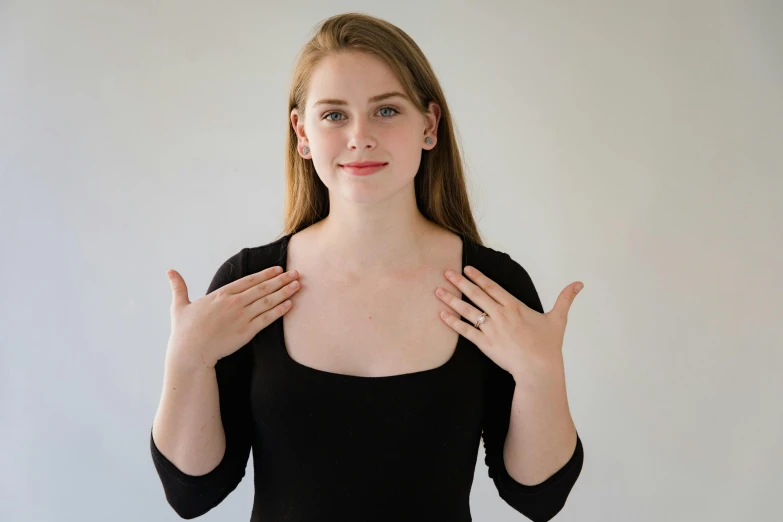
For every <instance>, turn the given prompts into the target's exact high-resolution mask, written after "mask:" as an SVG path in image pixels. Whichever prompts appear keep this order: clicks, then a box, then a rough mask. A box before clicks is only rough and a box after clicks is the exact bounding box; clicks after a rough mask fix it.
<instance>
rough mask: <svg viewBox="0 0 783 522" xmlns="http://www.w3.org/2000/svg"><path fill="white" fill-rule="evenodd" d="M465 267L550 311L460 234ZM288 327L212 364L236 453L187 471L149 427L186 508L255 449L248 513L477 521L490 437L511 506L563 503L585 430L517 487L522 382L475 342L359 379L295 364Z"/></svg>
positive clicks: (248, 266) (231, 277)
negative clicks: (474, 494) (509, 443)
mask: <svg viewBox="0 0 783 522" xmlns="http://www.w3.org/2000/svg"><path fill="white" fill-rule="evenodd" d="M290 237H291V235H290V234H289V235H286V236H284V237H282V238H281V239H278V240H277V241H274V242H272V243H269V244H266V245H263V246H259V247H253V248H243V249H242V250H241V251H239V252H238V253H236V254H235V255H233V256H231V257H230V258H229V259H228V260H226V261H225V262H224V263H223V265H221V267H220V268H219V269H218V271H217V273H216V274H215V276H214V278H213V279H212V282H211V283H210V285H209V288H208V290H207V293H210V292H212V291H214V290H216V289H217V288H220V287H222V286H224V285H226V284H229V283H231V282H232V281H235V280H237V279H240V278H242V277H244V276H246V275H248V274H251V273H255V272H259V271H261V270H264V269H266V268H268V267H271V266H276V265H280V266H282V267H283V268H284V269H286V266H285V264H286V248H287V245H288V240H289V239H290ZM466 265H471V266H474V267H476V268H478V269H479V270H481V271H482V272H483V273H484V274H486V275H487V276H488V277H489V278H491V279H493V280H494V281H496V282H497V283H498V284H500V285H501V286H503V288H505V289H506V290H508V291H509V292H511V293H512V294H513V295H514V296H515V297H517V299H519V300H520V301H522V302H523V303H525V304H526V305H527V306H529V307H530V308H532V309H534V310H537V311H539V312H543V309H542V306H541V302H540V300H539V297H538V294H537V292H536V289H535V287H534V285H533V282H532V281H531V279H530V276H529V275H528V273H527V271H525V269H524V268H522V266H520V265H519V264H518V263H517V262H516V261H514V260H513V259H512V258H511V257H510V256H509V255H508V254H505V253H503V252H499V251H497V250H494V249H492V248H489V247H486V246H482V245H478V244H475V243H473V242H471V241H469V240H467V239H465V238H464V237H463V256H462V267H463V268H464V267H465V266H466ZM462 299H463V300H464V301H466V302H468V303H470V304H472V305H473V304H474V303H472V302H471V301H470V299H469V298H468V297H467V296H466V295H463V297H462ZM477 308H478V307H477ZM463 321H465V322H467V321H466V320H465V319H463ZM282 333H283V328H282V318H278V319H277V320H276V321H275V322H274V323H272V324H270V325H269V326H268V327H266V328H265V329H264V330H262V331H261V332H259V333H258V335H256V336H255V337H254V338H253V339H252V340H251V341H250V342H249V343H248V344H247V345H245V346H243V347H242V348H240V349H239V350H238V351H236V352H235V353H233V354H231V355H229V356H228V357H225V358H223V359H220V360H219V361H218V363H217V365H216V366H215V370H216V374H217V379H218V388H219V393H220V414H221V419H222V421H223V428H224V431H225V433H226V453H225V456H224V457H223V460H222V461H221V462H220V464H218V466H217V467H216V468H215V469H214V470H212V471H211V472H209V473H207V474H206V475H201V476H191V475H187V474H185V473H183V472H182V471H180V470H179V469H178V468H177V467H176V466H174V465H173V463H171V462H170V461H169V460H168V459H166V457H165V456H163V454H162V453H160V451H159V450H158V448H157V446H156V445H155V441H154V439H153V437H152V432H151V431H150V450H151V452H152V458H153V463H154V465H155V468H156V470H157V472H158V475H159V477H160V480H161V483H162V485H163V489H164V492H165V495H166V499H167V500H168V502H169V504H170V505H171V506H172V508H173V509H174V510H175V511H176V513H177V514H179V515H180V516H181V517H183V518H186V519H190V518H195V517H198V516H200V515H202V514H204V513H206V512H207V511H209V510H211V509H212V508H214V507H215V506H217V505H218V504H219V503H220V502H221V501H223V499H225V498H226V497H227V496H228V494H229V493H231V491H233V490H234V489H235V488H236V487H237V485H238V484H239V482H240V481H241V480H242V478H243V477H244V475H245V470H246V467H247V463H248V457H249V455H250V451H251V449H252V451H253V462H254V470H253V479H254V491H255V499H254V503H253V506H252V511H251V514H250V517H249V518H250V520H251V522H252V521H256V522H259V521H267V522H282V521H287V522H315V521H339V522H351V521H357V522H358V521H362V522H366V521H368V520H374V521H385V520H389V521H392V520H394V521H399V520H406V521H409V522H415V521H427V522H431V521H434V520H444V521H445V520H448V521H449V522H467V521H470V520H472V519H471V514H470V506H469V498H470V490H471V485H472V483H473V473H474V470H475V468H476V463H477V456H478V446H479V443H480V441H481V438H482V434H483V441H484V450H485V455H486V456H485V460H484V463H485V464H486V466H487V472H488V475H489V477H491V478H492V480H493V481H494V484H495V486H496V488H497V491H498V494H499V496H500V498H501V499H503V501H505V502H506V503H507V504H508V505H510V506H511V507H513V508H514V509H515V510H517V511H518V512H520V513H521V514H523V515H525V516H526V517H528V518H529V519H531V520H534V521H546V520H550V519H551V518H552V517H554V516H555V515H556V514H557V513H558V512H559V511H560V510H561V509H562V507H563V505H564V504H565V502H566V499H567V497H568V495H569V493H570V491H571V489H572V488H573V486H574V484H575V483H576V480H577V478H578V477H579V474H580V472H581V469H582V464H583V460H584V452H583V448H582V442H581V439H580V438H579V437H578V435H577V443H576V447H575V448H574V453H573V456H572V457H571V459H570V460H569V462H568V463H566V464H565V465H564V466H563V467H562V468H561V469H560V470H558V471H557V472H556V473H554V474H553V475H552V476H551V477H549V478H547V479H546V480H545V481H544V482H542V483H540V484H537V485H533V486H525V485H523V484H520V483H518V482H516V481H515V480H514V479H513V478H512V477H511V476H510V475H509V474H508V472H507V471H506V468H505V465H504V462H503V445H504V442H505V439H506V434H507V432H508V426H509V421H510V415H511V404H512V399H513V392H514V387H515V382H514V379H513V378H512V377H511V375H510V374H509V373H508V372H506V371H505V370H503V369H502V368H500V367H499V366H497V365H496V364H495V363H494V362H492V360H491V359H489V358H488V357H487V356H486V355H484V353H483V352H482V351H481V350H480V349H479V348H478V347H477V346H476V345H474V344H473V343H472V342H470V341H468V340H467V338H465V337H463V336H459V340H458V342H457V344H456V349H455V351H454V355H453V356H452V357H451V358H450V359H449V360H448V361H447V362H446V363H444V364H443V365H442V366H439V367H437V368H433V369H430V370H425V371H421V372H415V373H408V374H402V375H393V376H385V377H360V376H351V375H341V374H335V373H330V372H325V371H321V370H317V369H314V368H310V367H307V366H304V365H302V364H299V363H298V362H296V361H294V360H293V359H292V358H291V357H289V356H288V352H287V351H286V349H285V346H284V344H283V342H282V340H283V335H282Z"/></svg>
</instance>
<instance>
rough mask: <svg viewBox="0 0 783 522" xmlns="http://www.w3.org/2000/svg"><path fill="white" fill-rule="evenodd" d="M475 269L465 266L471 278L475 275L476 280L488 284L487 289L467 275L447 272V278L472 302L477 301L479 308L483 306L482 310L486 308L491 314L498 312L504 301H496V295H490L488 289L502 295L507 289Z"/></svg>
mask: <svg viewBox="0 0 783 522" xmlns="http://www.w3.org/2000/svg"><path fill="white" fill-rule="evenodd" d="M473 270H475V271H473ZM473 270H471V269H470V268H468V267H465V273H466V274H469V275H470V277H471V278H473V277H474V276H475V277H476V281H477V282H480V283H481V284H482V285H487V288H486V289H485V288H484V287H483V286H479V285H477V284H476V283H473V281H471V280H470V279H468V278H467V277H465V276H463V275H460V274H457V273H454V275H452V276H449V275H448V274H446V279H448V280H449V281H450V282H451V284H453V285H454V286H456V287H457V288H459V289H460V290H461V291H462V293H463V294H465V295H466V296H468V297H469V298H470V300H471V301H472V302H474V303H476V305H477V306H478V307H479V308H481V309H482V310H484V311H485V312H487V313H488V314H490V315H492V314H497V313H498V310H499V309H500V306H501V305H502V304H503V303H501V302H500V301H496V300H495V298H494V297H490V295H488V292H487V290H488V291H490V292H492V294H494V295H500V294H501V293H502V292H506V291H505V290H504V289H502V288H500V285H498V284H497V283H495V282H494V281H492V280H491V279H490V278H488V277H486V276H484V275H483V274H480V273H479V272H478V270H476V269H473ZM509 295H511V294H509ZM512 297H513V296H512Z"/></svg>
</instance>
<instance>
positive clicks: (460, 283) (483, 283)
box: [436, 266, 584, 379]
mask: <svg viewBox="0 0 783 522" xmlns="http://www.w3.org/2000/svg"><path fill="white" fill-rule="evenodd" d="M449 272H451V271H447V273H446V278H447V279H448V280H449V281H450V282H451V283H452V284H453V285H454V286H456V287H457V288H459V289H460V290H461V291H462V293H463V294H465V295H466V296H468V297H469V298H470V300H471V301H472V302H473V303H475V304H476V305H477V306H479V307H480V308H481V310H479V309H477V308H475V307H473V306H471V305H470V304H469V303H466V302H465V301H463V300H461V299H460V298H458V297H457V296H455V295H454V294H452V293H451V292H449V291H448V290H446V289H444V288H438V289H437V291H436V294H438V293H439V292H438V291H442V295H439V296H438V297H439V298H440V299H441V300H442V301H443V302H444V303H446V304H447V305H449V306H450V307H451V308H452V309H453V310H454V311H456V312H457V313H458V314H459V315H461V316H462V317H464V318H465V319H467V320H468V321H470V322H471V324H467V323H465V322H464V321H461V320H460V319H459V317H456V316H455V315H453V314H450V313H448V312H443V313H441V319H443V321H444V322H445V323H446V324H447V325H449V326H450V327H451V328H452V329H454V330H456V331H457V333H459V334H460V335H462V336H464V337H466V338H467V339H468V340H469V341H471V342H472V343H473V344H475V345H476V346H478V347H479V348H480V349H481V351H482V352H484V353H485V354H486V355H487V357H489V358H490V359H492V361H493V362H495V364H497V365H498V366H500V367H501V368H503V369H504V370H506V371H507V372H509V373H510V374H511V375H513V376H514V378H515V379H518V378H525V379H529V378H534V379H535V378H538V377H542V378H547V377H548V376H549V375H551V374H552V372H553V371H555V372H562V370H563V339H564V338H565V328H566V323H567V321H568V311H569V310H570V308H571V304H572V303H573V302H574V298H575V297H576V294H577V293H579V290H581V289H582V287H583V286H584V285H582V283H581V282H579V281H576V282H574V283H571V284H570V285H568V286H567V287H566V288H565V289H564V290H563V291H562V292H560V296H559V297H558V298H557V302H555V305H554V307H553V308H552V310H550V311H549V312H546V313H543V314H542V313H539V312H537V311H536V310H533V309H531V308H529V307H528V306H527V305H525V304H524V303H522V302H521V301H520V300H519V299H517V298H516V297H514V296H513V295H512V294H510V293H509V292H508V291H507V290H505V289H504V288H503V287H501V286H500V285H498V284H497V283H495V282H494V281H493V280H492V279H490V278H488V277H487V276H485V275H484V274H482V273H481V272H480V271H479V270H478V269H476V268H474V267H471V266H466V267H465V274H466V276H467V277H465V276H463V275H461V274H456V273H455V274H454V275H453V276H451V277H450V276H449V275H448V273H449ZM468 277H469V278H470V279H468ZM482 310H483V311H484V312H486V313H487V317H486V318H485V320H484V323H483V324H481V325H479V327H478V328H475V327H474V326H473V324H475V322H476V320H477V319H478V318H479V316H480V315H481V313H482Z"/></svg>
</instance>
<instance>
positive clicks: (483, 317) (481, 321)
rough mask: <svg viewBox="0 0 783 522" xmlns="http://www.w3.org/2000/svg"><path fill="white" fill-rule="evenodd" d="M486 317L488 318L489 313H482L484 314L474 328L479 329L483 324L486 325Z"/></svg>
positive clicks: (477, 320)
mask: <svg viewBox="0 0 783 522" xmlns="http://www.w3.org/2000/svg"><path fill="white" fill-rule="evenodd" d="M486 317H487V312H484V313H482V314H481V315H480V316H479V318H478V319H476V324H474V325H473V326H474V327H475V328H478V327H479V326H481V325H482V324H484V319H485V318H486Z"/></svg>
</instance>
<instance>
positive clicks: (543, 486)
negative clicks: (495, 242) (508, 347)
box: [483, 254, 584, 522]
mask: <svg viewBox="0 0 783 522" xmlns="http://www.w3.org/2000/svg"><path fill="white" fill-rule="evenodd" d="M504 256H505V257H502V258H500V259H499V265H500V266H497V267H493V274H492V275H490V274H488V276H489V277H490V278H491V279H493V280H494V281H495V282H497V283H498V284H500V285H501V286H502V287H503V288H505V289H506V290H508V291H509V292H510V293H511V294H513V295H514V296H515V297H516V298H517V299H519V300H520V301H522V302H523V303H525V304H526V305H527V306H528V307H530V308H531V309H533V310H536V311H538V312H540V313H543V307H542V305H541V300H540V299H539V297H538V293H537V292H536V289H535V286H534V285H533V282H532V280H531V279H530V276H529V275H528V273H527V271H526V270H525V269H524V268H522V266H520V265H519V264H518V263H517V262H516V261H514V260H513V259H511V257H510V256H508V254H504ZM486 362H487V367H486V373H485V381H484V383H485V384H484V385H485V389H484V421H483V439H484V451H485V458H484V462H485V464H486V465H487V468H488V474H489V477H490V478H492V480H493V481H494V483H495V486H496V487H497V490H498V493H499V494H500V497H501V498H502V499H503V500H504V501H505V502H506V503H507V504H508V505H510V506H511V507H512V508H514V509H515V510H517V511H519V512H520V513H522V514H523V515H525V516H526V517H528V518H529V519H530V520H533V521H534V522H544V521H547V520H550V519H552V518H553V517H554V516H555V515H556V514H557V513H558V512H560V510H561V509H562V508H563V506H564V505H565V502H566V499H567V498H568V495H569V494H570V492H571V489H572V488H573V486H574V484H575V483H576V480H577V478H578V477H579V474H580V473H581V470H582V464H583V462H584V451H583V448H582V441H581V439H580V438H579V434H578V433H577V441H576V447H575V449H574V453H573V456H572V457H571V459H570V460H569V461H568V462H567V463H566V464H565V465H564V466H563V467H562V468H560V469H559V470H558V471H557V472H555V473H554V474H553V475H552V476H550V477H549V478H547V479H546V480H545V481H544V482H542V483H540V484H536V485H533V486H527V485H524V484H521V483H519V482H517V481H516V480H514V479H513V478H512V477H511V475H509V474H508V471H507V470H506V465H505V462H504V460H503V447H504V444H505V441H506V435H507V434H508V427H509V424H510V420H511V407H512V402H513V398H514V388H515V385H516V383H515V381H514V378H513V377H512V376H511V374H510V373H508V372H507V371H505V370H504V369H503V368H501V367H499V366H498V365H497V364H495V363H494V362H493V361H491V360H490V359H489V358H487V359H486Z"/></svg>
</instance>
